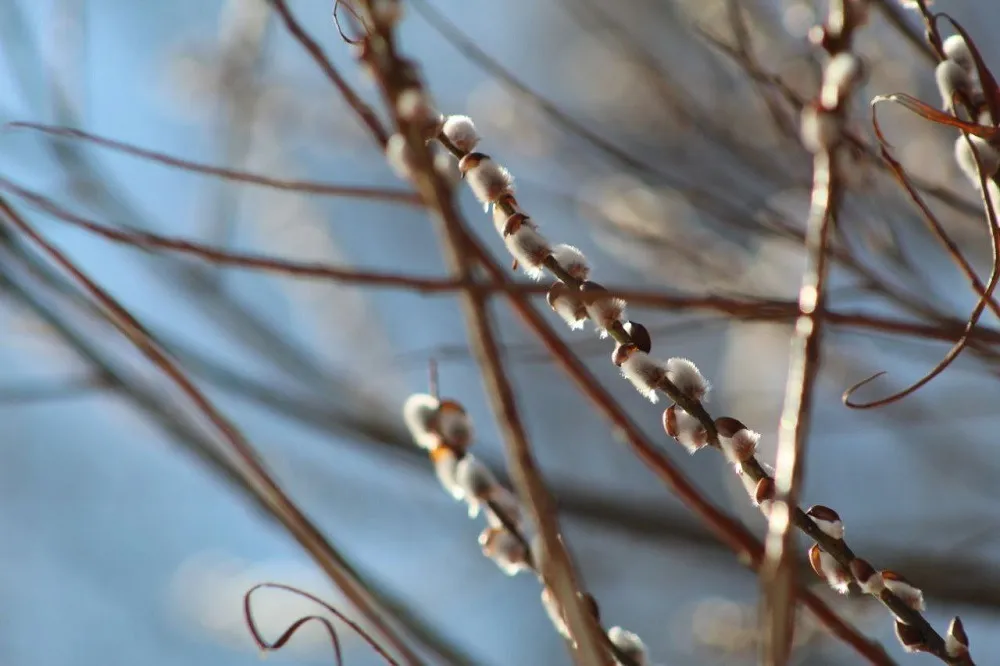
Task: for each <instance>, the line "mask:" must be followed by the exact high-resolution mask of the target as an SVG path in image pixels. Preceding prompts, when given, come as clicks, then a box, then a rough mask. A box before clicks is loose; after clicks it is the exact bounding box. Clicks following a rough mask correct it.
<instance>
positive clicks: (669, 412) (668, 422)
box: [663, 405, 680, 438]
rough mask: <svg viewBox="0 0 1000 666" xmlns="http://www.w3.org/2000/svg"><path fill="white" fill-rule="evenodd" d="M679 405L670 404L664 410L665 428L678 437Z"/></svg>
mask: <svg viewBox="0 0 1000 666" xmlns="http://www.w3.org/2000/svg"><path fill="white" fill-rule="evenodd" d="M676 410H677V406H676V405H670V406H669V407H667V408H666V409H665V410H663V429H664V430H665V431H666V433H667V434H668V435H670V436H671V437H674V438H676V437H677V435H679V434H680V431H679V430H678V429H677V411H676Z"/></svg>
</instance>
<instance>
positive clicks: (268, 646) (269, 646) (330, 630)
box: [243, 583, 399, 666]
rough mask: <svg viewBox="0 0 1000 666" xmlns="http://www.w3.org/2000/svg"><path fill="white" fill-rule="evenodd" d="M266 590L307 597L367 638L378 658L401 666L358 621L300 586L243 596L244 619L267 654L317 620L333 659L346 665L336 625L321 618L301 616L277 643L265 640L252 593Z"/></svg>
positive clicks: (266, 585)
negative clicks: (258, 622)
mask: <svg viewBox="0 0 1000 666" xmlns="http://www.w3.org/2000/svg"><path fill="white" fill-rule="evenodd" d="M263 588H269V589H275V590H284V591H286V592H291V593H292V594H297V595H299V596H300V597H304V598H306V599H308V600H309V601H312V602H313V603H316V604H319V605H320V606H322V607H323V608H324V609H325V610H326V611H327V612H329V613H331V614H333V615H334V616H335V617H336V618H337V619H338V620H340V621H341V622H343V623H344V624H346V625H347V626H348V627H349V628H350V629H351V631H353V632H354V633H356V634H357V635H358V636H360V637H361V638H362V639H364V641H365V642H366V643H368V645H370V646H371V648H372V649H373V650H375V652H377V653H378V655H379V656H380V657H382V659H383V660H384V661H385V662H386V663H387V664H391V665H392V666H399V662H397V661H396V660H395V659H393V658H392V656H391V655H390V654H389V653H388V652H386V651H385V649H384V648H383V647H382V646H381V645H379V644H378V641H376V640H375V639H374V638H372V637H371V635H370V634H369V633H368V632H367V631H365V630H364V628H362V627H361V626H360V625H359V624H358V623H357V622H354V621H353V620H351V618H349V617H347V616H346V615H344V614H343V613H341V612H340V611H339V610H337V609H336V608H334V607H333V606H331V605H330V604H328V603H326V602H325V601H323V600H322V599H320V598H319V597H317V596H315V595H313V594H310V593H308V592H306V591H305V590H300V589H299V588H297V587H292V586H291V585H283V584H281V583H257V584H256V585H254V586H253V587H251V588H250V589H249V590H247V591H246V593H245V594H244V595H243V617H244V618H245V619H246V623H247V628H248V629H249V630H250V635H251V636H252V637H253V640H254V642H255V643H256V644H257V647H259V648H260V649H261V650H266V651H268V652H273V651H277V650H280V649H281V648H282V647H284V646H285V645H286V644H287V643H288V641H290V640H291V639H292V637H293V636H294V635H295V633H296V632H297V631H298V630H299V629H301V628H302V626H303V625H305V624H307V623H309V622H311V621H313V620H315V621H317V622H319V623H320V624H321V625H323V628H324V629H325V630H326V632H327V634H329V636H330V642H331V643H332V644H333V651H334V656H335V657H336V660H337V664H338V665H339V664H343V663H344V659H343V652H342V650H341V645H340V638H339V637H338V636H337V630H336V628H334V626H333V623H332V622H330V620H328V619H327V618H325V617H323V616H321V615H306V616H304V617H301V618H299V619H298V620H296V621H295V622H293V623H292V624H291V625H290V626H289V627H288V628H287V629H285V631H283V632H282V633H281V635H280V636H279V637H278V638H276V639H275V640H273V641H268V640H267V639H265V638H264V637H263V636H262V635H261V633H260V630H258V629H257V624H256V623H255V622H254V619H253V609H252V607H251V597H252V596H253V593H254V592H256V591H257V590H260V589H263Z"/></svg>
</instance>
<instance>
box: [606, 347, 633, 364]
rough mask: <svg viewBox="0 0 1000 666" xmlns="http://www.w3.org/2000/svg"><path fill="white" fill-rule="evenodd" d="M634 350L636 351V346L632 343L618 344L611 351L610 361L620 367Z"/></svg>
mask: <svg viewBox="0 0 1000 666" xmlns="http://www.w3.org/2000/svg"><path fill="white" fill-rule="evenodd" d="M636 351H638V347H636V346H635V345H633V344H624V345H618V346H617V347H615V350H614V352H612V353H611V362H612V363H614V364H615V365H616V366H618V367H619V368H620V367H622V363H624V362H625V361H627V360H628V359H629V357H630V356H631V355H632V354H634V353H635V352H636Z"/></svg>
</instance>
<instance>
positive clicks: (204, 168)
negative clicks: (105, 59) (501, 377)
mask: <svg viewBox="0 0 1000 666" xmlns="http://www.w3.org/2000/svg"><path fill="white" fill-rule="evenodd" d="M7 127H10V128H15V129H30V130H34V131H37V132H41V133H42V134H48V135H51V136H60V137H66V138H68V139H79V140H81V141H88V142H90V143H93V144H95V145H98V146H101V147H103V148H109V149H111V150H117V151H120V152H123V153H126V154H128V155H132V156H134V157H139V158H142V159H148V160H151V161H153V162H159V163H160V164H165V165H167V166H171V167H177V168H179V169H184V170H185V171H191V172H194V173H202V174H206V175H209V176H215V177H217V178H222V179H224V180H232V181H236V182H240V183H249V184H251V185H259V186H261V187H269V188H271V189H276V190H286V191H291V192H301V193H303V194H319V195H323V196H336V197H351V198H354V199H374V200H376V201H389V202H392V203H400V204H406V205H410V206H419V205H421V204H420V198H419V197H418V196H417V195H416V194H415V193H413V192H408V191H406V190H398V189H389V188H383V187H365V186H360V185H336V184H332V183H317V182H315V181H310V180H288V179H284V178H272V177H270V176H264V175H261V174H256V173H250V172H248V171H241V170H239V169H227V168H225V167H216V166H211V165H208V164H201V163H199V162H193V161H191V160H185V159H182V158H180V157H174V156H173V155H168V154H166V153H161V152H158V151H155V150H149V149H148V148H141V147H139V146H134V145H132V144H130V143H125V142H124V141H116V140H114V139H108V138H105V137H102V136H98V135H96V134H91V133H90V132H84V131H83V130H79V129H74V128H72V127H59V126H56V125H43V124H41V123H27V122H13V123H8V124H7Z"/></svg>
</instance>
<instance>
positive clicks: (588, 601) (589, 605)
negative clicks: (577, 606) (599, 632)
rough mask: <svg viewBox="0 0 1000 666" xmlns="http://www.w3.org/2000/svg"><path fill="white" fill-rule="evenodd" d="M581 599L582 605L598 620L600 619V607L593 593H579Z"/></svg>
mask: <svg viewBox="0 0 1000 666" xmlns="http://www.w3.org/2000/svg"><path fill="white" fill-rule="evenodd" d="M580 597H581V600H582V601H583V607H584V608H586V609H587V611H588V612H589V613H590V614H591V615H592V616H593V617H594V619H595V620H597V621H598V622H600V621H601V608H600V606H598V605H597V599H595V598H594V595H592V594H590V593H589V592H581V593H580Z"/></svg>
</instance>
